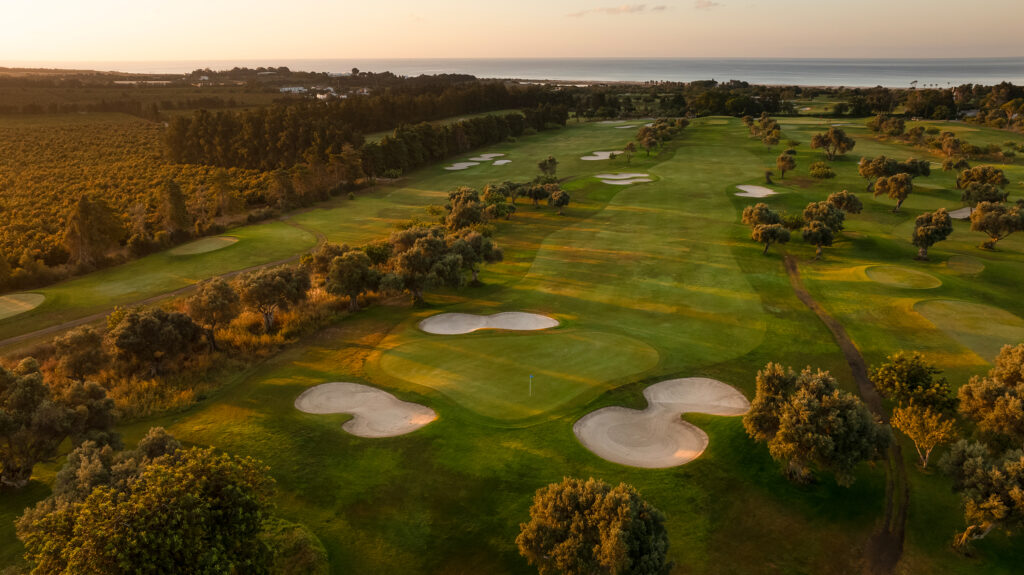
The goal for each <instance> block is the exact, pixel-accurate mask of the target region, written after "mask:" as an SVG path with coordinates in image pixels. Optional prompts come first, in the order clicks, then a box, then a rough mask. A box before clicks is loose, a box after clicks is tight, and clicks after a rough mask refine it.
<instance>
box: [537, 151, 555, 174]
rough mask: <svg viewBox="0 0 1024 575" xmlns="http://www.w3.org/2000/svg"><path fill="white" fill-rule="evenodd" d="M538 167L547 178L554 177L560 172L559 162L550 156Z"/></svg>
mask: <svg viewBox="0 0 1024 575" xmlns="http://www.w3.org/2000/svg"><path fill="white" fill-rule="evenodd" d="M537 167H538V168H540V171H541V173H543V174H544V175H545V176H551V177H554V175H555V172H557V171H558V160H556V159H555V157H554V156H548V157H547V158H545V159H543V160H541V161H540V162H539V163H538V164H537Z"/></svg>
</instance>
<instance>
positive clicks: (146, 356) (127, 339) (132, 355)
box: [107, 308, 201, 377]
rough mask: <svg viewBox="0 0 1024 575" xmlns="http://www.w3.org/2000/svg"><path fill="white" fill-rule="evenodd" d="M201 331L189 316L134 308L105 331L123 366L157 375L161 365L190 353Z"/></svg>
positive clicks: (159, 310) (171, 362)
mask: <svg viewBox="0 0 1024 575" xmlns="http://www.w3.org/2000/svg"><path fill="white" fill-rule="evenodd" d="M200 335H201V329H200V327H199V326H198V325H196V324H195V323H194V322H193V321H192V318H190V317H189V316H187V315H185V314H183V313H178V312H168V311H165V310H163V309H160V308H157V309H147V310H138V309H133V310H129V311H128V312H127V313H125V315H124V317H123V318H122V319H121V321H120V322H118V323H117V325H116V326H115V327H114V328H113V329H111V330H110V331H109V332H107V339H108V340H109V341H110V342H111V343H112V344H113V347H114V349H115V350H116V355H117V359H118V360H120V361H122V362H124V364H125V365H133V366H135V367H136V368H147V369H148V370H149V373H150V374H151V375H152V376H154V377H155V376H156V375H157V374H158V373H159V372H160V371H161V368H162V366H164V365H167V364H173V363H175V362H177V360H179V359H180V358H181V357H182V356H183V355H186V354H188V353H189V352H191V351H192V346H193V345H194V344H195V343H196V342H197V341H198V340H199V337H200Z"/></svg>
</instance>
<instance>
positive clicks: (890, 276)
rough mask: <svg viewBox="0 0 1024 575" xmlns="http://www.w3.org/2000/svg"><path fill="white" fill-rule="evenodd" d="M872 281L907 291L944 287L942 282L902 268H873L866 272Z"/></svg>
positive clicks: (924, 274) (933, 277) (922, 273)
mask: <svg viewBox="0 0 1024 575" xmlns="http://www.w3.org/2000/svg"><path fill="white" fill-rule="evenodd" d="M864 273H865V274H866V275H867V276H868V278H869V279H871V281H874V282H878V283H880V284H885V285H887V286H893V287H899V288H907V289H932V288H937V287H939V286H940V285H942V280H940V279H939V278H937V277H935V276H933V275H931V274H927V273H925V272H919V271H917V270H912V269H910V268H905V267H902V266H871V267H869V268H867V269H866V270H864Z"/></svg>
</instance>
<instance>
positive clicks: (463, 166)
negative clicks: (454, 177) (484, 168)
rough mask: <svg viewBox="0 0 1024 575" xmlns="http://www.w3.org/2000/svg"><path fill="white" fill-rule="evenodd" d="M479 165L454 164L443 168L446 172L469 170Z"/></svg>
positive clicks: (477, 163) (476, 163)
mask: <svg viewBox="0 0 1024 575" xmlns="http://www.w3.org/2000/svg"><path fill="white" fill-rule="evenodd" d="M479 165H480V162H455V163H454V164H452V165H450V166H445V167H444V169H446V170H468V169H469V168H472V167H473V166H479Z"/></svg>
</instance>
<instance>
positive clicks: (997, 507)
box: [942, 440, 1024, 550]
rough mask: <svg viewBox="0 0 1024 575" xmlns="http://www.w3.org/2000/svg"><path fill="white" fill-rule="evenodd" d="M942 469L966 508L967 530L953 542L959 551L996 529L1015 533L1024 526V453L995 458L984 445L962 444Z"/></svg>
mask: <svg viewBox="0 0 1024 575" xmlns="http://www.w3.org/2000/svg"><path fill="white" fill-rule="evenodd" d="M942 467H943V469H944V470H945V471H946V473H948V474H949V475H950V476H951V477H952V478H953V489H954V490H956V491H958V492H959V493H960V498H961V500H962V501H963V504H964V519H965V521H966V523H967V528H966V529H964V531H963V533H960V534H958V535H957V536H956V537H955V539H954V541H953V544H954V546H955V547H956V548H957V549H960V550H966V549H967V548H968V547H969V545H970V542H971V541H974V540H978V539H982V538H984V537H985V536H986V535H988V534H989V533H991V532H992V530H993V529H996V528H1000V529H1003V530H1006V531H1015V530H1016V529H1017V528H1019V527H1021V526H1022V525H1024V496H1022V495H1021V494H1022V493H1024V450H1021V449H1019V448H1018V449H1011V450H1009V451H1006V452H1005V453H1003V454H1002V455H1001V456H993V454H992V453H991V452H990V450H989V449H988V448H987V447H986V446H985V445H983V444H981V443H978V442H968V441H967V440H960V441H958V442H957V443H955V444H953V446H952V447H951V448H950V450H949V453H948V454H947V455H946V457H944V458H943V460H942Z"/></svg>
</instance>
